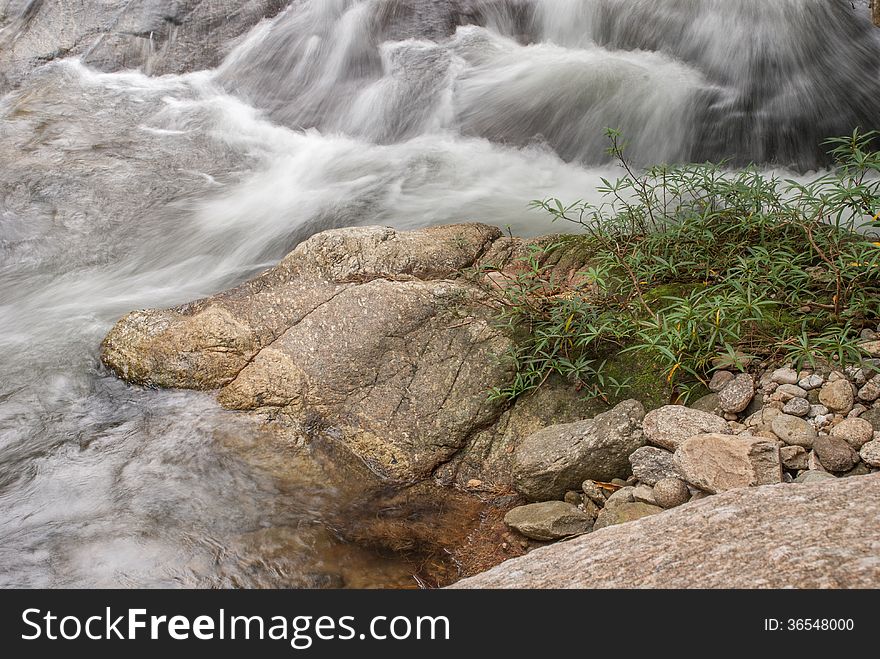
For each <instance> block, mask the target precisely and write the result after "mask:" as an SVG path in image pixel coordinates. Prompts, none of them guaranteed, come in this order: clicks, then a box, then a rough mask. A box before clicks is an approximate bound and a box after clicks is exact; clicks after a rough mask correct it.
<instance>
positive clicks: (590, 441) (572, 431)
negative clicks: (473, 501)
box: [513, 401, 645, 501]
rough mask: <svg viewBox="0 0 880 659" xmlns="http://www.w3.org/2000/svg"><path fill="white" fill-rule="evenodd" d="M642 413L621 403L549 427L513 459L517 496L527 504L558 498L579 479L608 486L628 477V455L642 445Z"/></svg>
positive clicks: (532, 437)
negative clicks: (576, 420)
mask: <svg viewBox="0 0 880 659" xmlns="http://www.w3.org/2000/svg"><path fill="white" fill-rule="evenodd" d="M644 416H645V409H644V407H642V404H641V403H639V402H637V401H625V402H623V403H621V404H620V405H618V406H617V407H615V408H614V409H612V410H610V411H608V412H605V413H603V414H600V415H598V416H597V417H595V418H594V419H589V420H587V421H581V422H578V423H570V424H562V425H558V426H550V427H548V428H545V429H543V430H540V431H538V432H537V433H535V434H533V435H530V436H529V437H527V438H526V439H525V440H523V442H522V443H521V444H520V445H519V447H517V449H516V451H515V452H514V454H513V481H514V487H516V489H517V491H518V492H520V493H521V494H523V495H524V496H526V497H527V498H529V499H532V500H533V501H546V500H549V499H561V498H562V497H563V496H564V495H565V492H566V491H568V490H572V489H575V488H577V487H580V486H581V484H582V483H583V481H584V480H597V481H603V482H608V481H610V480H611V479H613V478H617V477H621V476H624V477H625V476H628V475H629V474H630V464H629V455H630V454H631V453H633V452H634V451H635V450H636V449H638V448H640V447H641V446H643V445H644V443H645V438H644V434H643V433H642V420H643V419H644Z"/></svg>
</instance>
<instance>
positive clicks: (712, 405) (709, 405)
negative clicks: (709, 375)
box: [689, 394, 724, 416]
mask: <svg viewBox="0 0 880 659" xmlns="http://www.w3.org/2000/svg"><path fill="white" fill-rule="evenodd" d="M689 407H690V408H691V409H692V410H698V411H700V412H706V413H707V414H714V415H715V416H724V412H723V411H722V409H721V403H720V402H718V394H707V395H706V396H703V397H702V398H698V399H697V400H695V401H694V402H693V403H691V404H690V405H689Z"/></svg>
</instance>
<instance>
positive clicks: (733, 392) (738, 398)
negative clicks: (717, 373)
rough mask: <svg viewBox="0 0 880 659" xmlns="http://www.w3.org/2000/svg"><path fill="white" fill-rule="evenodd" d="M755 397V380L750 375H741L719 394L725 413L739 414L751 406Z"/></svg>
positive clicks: (719, 400)
mask: <svg viewBox="0 0 880 659" xmlns="http://www.w3.org/2000/svg"><path fill="white" fill-rule="evenodd" d="M754 395H755V381H754V379H753V378H752V376H751V375H749V374H748V373H740V374H739V375H737V376H736V377H735V378H734V379H733V380H732V381H731V382H729V383H728V384H727V385H726V386H725V387H724V389H722V390H721V391H719V392H718V402H719V403H720V405H721V409H722V410H724V411H725V412H732V413H734V414H737V413H739V412H742V411H743V410H745V409H746V408H747V407H748V406H749V403H751V402H752V397H753V396H754Z"/></svg>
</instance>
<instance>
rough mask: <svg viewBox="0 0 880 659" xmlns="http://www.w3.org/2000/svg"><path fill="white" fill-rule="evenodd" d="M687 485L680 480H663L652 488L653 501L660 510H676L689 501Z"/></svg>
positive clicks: (689, 495)
mask: <svg viewBox="0 0 880 659" xmlns="http://www.w3.org/2000/svg"><path fill="white" fill-rule="evenodd" d="M690 497H691V493H690V490H688V486H687V483H685V482H684V481H683V480H681V479H680V478H664V479H663V480H661V481H659V482H658V483H657V484H656V485H655V486H654V500H655V501H656V502H657V505H658V506H660V507H661V508H667V509H668V508H676V507H678V506H681V505H682V504H685V503H687V502H688V501H689V500H690Z"/></svg>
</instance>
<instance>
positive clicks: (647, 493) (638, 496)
mask: <svg viewBox="0 0 880 659" xmlns="http://www.w3.org/2000/svg"><path fill="white" fill-rule="evenodd" d="M632 496H633V499H634V500H635V501H641V502H642V503H647V504H649V505H651V506H656V505H657V500H656V499H655V498H654V488H652V487H651V486H650V485H645V484H644V483H642V484H641V485H636V489H635V490H633V493H632Z"/></svg>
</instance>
